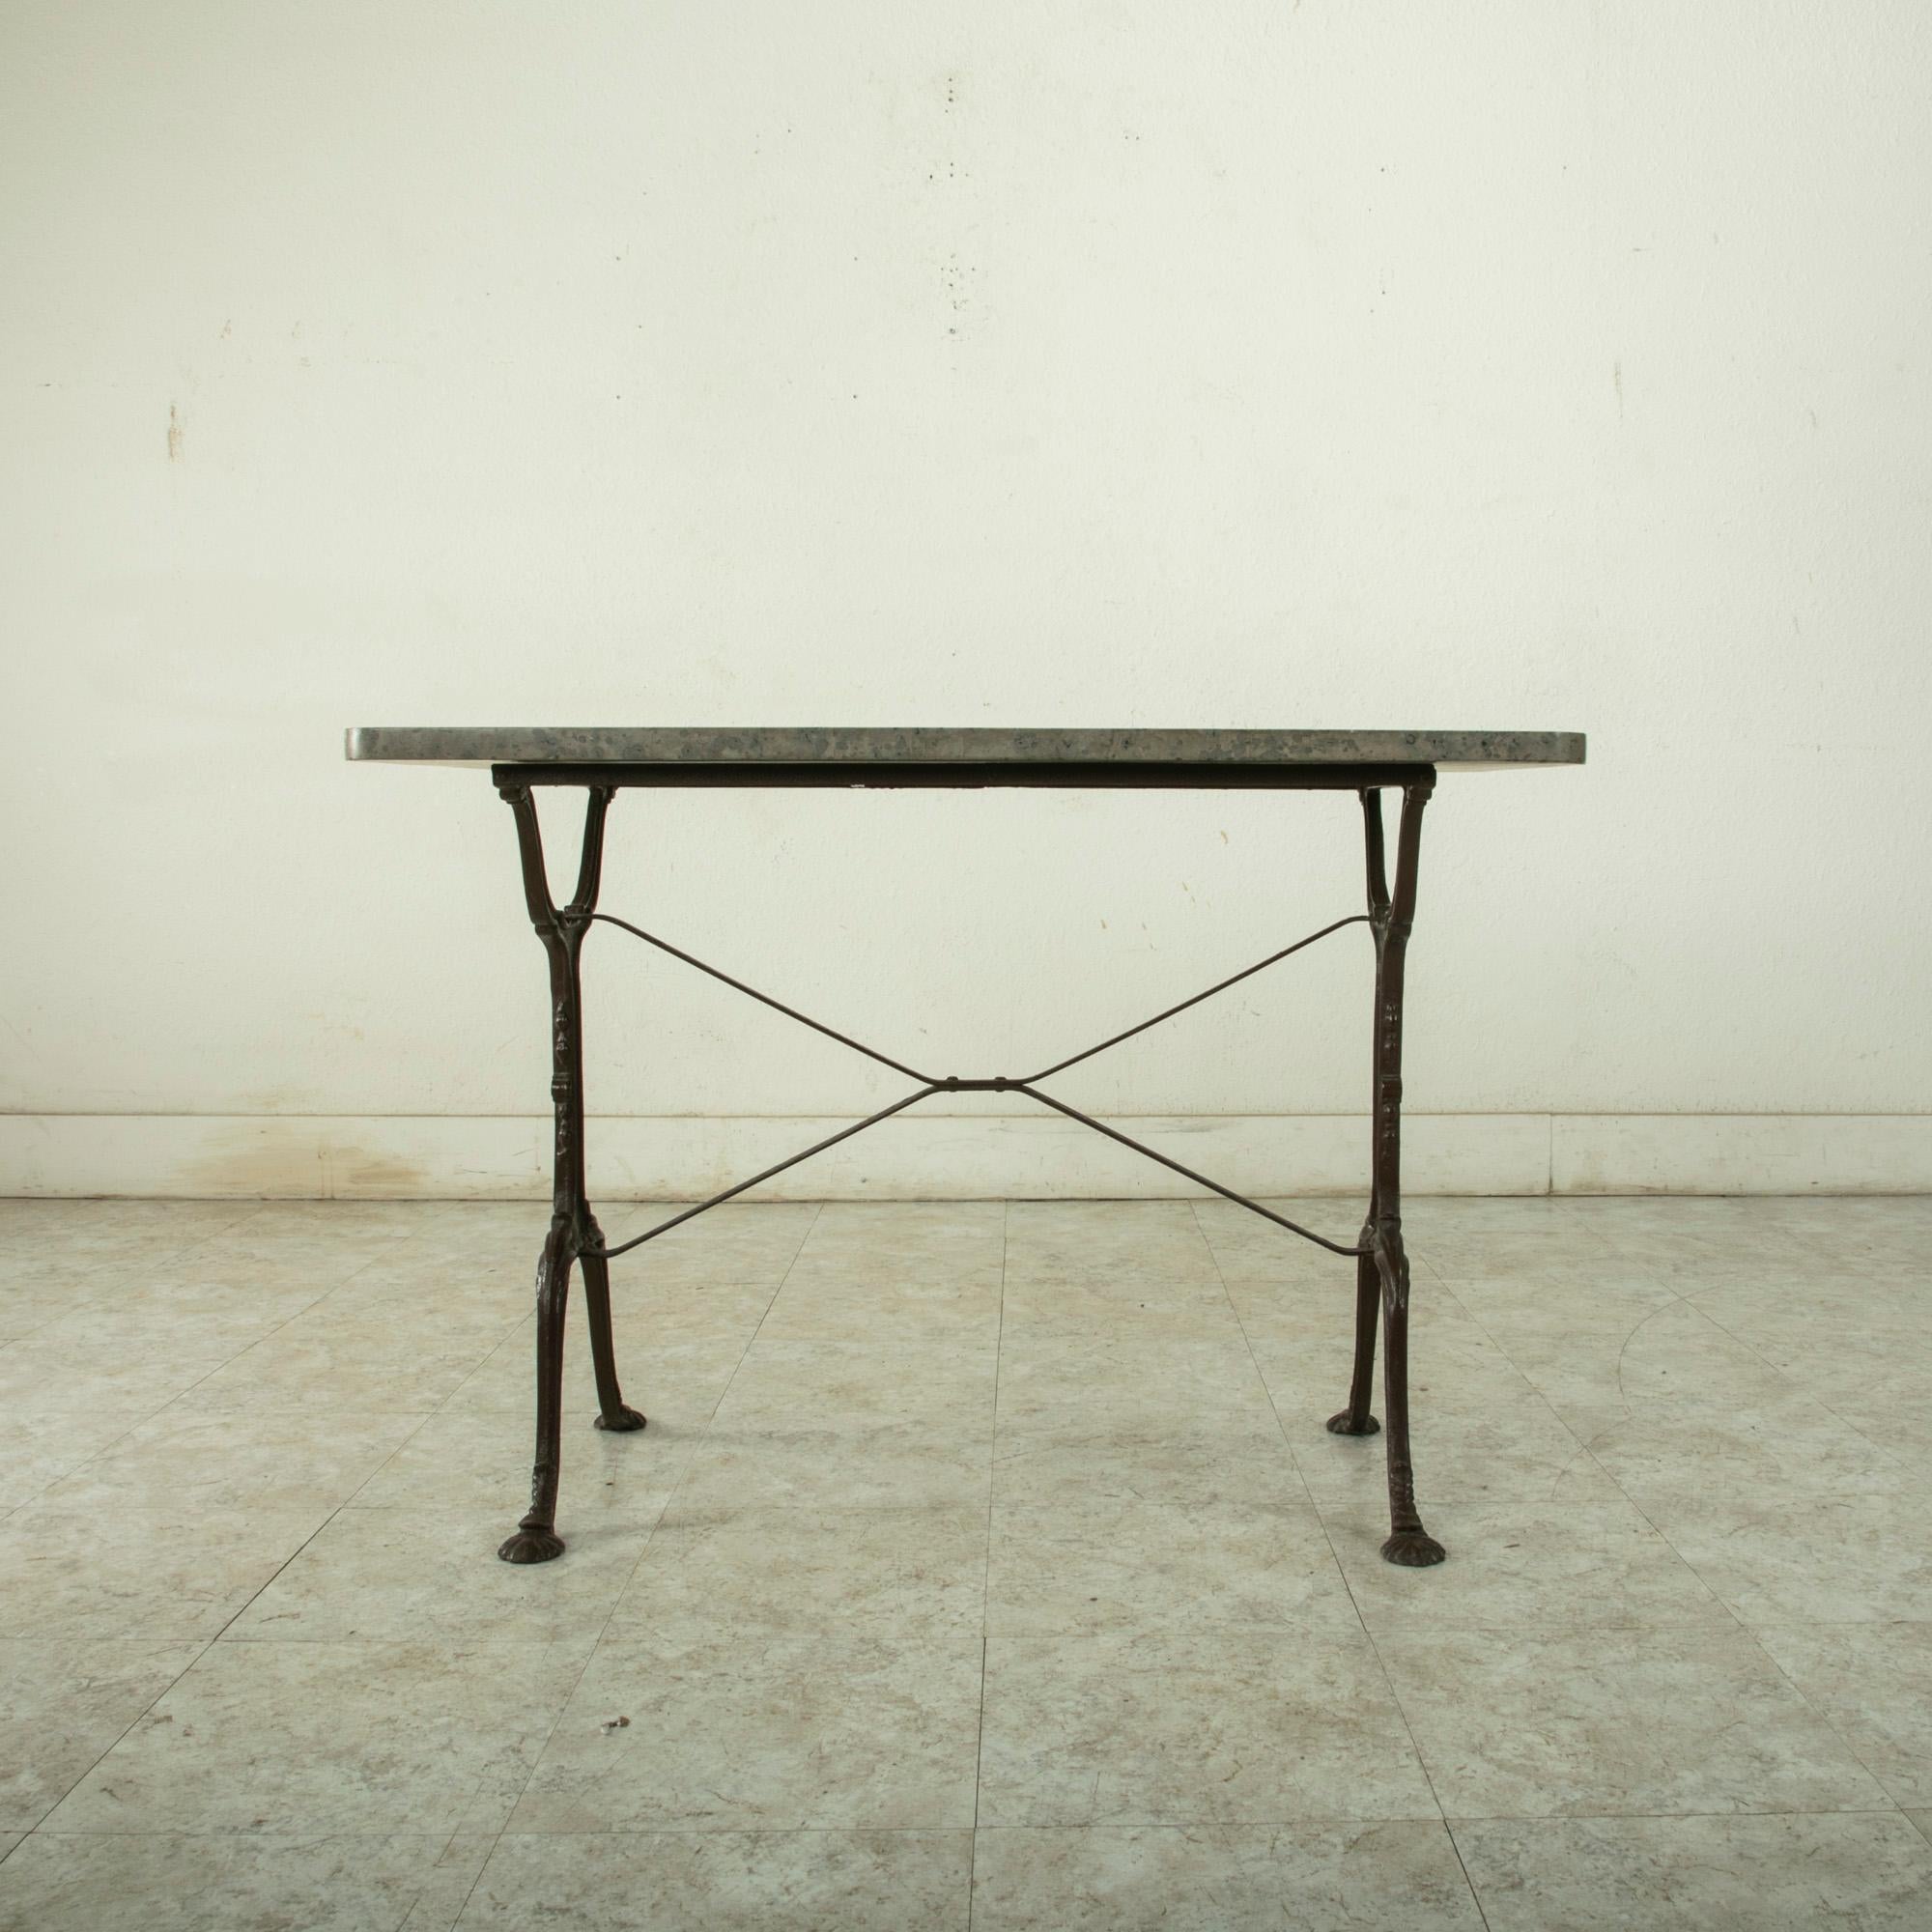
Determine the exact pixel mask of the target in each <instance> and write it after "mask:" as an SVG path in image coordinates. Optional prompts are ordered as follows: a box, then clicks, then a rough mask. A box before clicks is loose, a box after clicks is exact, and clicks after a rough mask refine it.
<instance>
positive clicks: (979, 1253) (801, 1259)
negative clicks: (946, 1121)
mask: <svg viewBox="0 0 1932 1932" xmlns="http://www.w3.org/2000/svg"><path fill="white" fill-rule="evenodd" d="M1006 1246H1007V1209H1006V1204H1005V1203H1004V1202H1000V1201H893V1202H884V1201H881V1202H870V1201H829V1202H827V1203H826V1205H825V1207H824V1208H823V1209H822V1210H821V1211H820V1213H819V1216H818V1218H817V1219H816V1220H815V1221H814V1222H813V1223H812V1224H811V1231H810V1234H808V1235H807V1236H806V1237H805V1240H804V1243H803V1244H802V1245H801V1246H800V1248H799V1250H798V1253H797V1255H796V1256H795V1257H794V1258H793V1260H792V1264H791V1267H790V1269H789V1271H788V1272H787V1274H786V1276H785V1291H786V1293H790V1292H791V1291H792V1290H794V1289H801V1288H806V1289H815V1290H820V1291H823V1290H829V1289H841V1288H844V1287H846V1286H848V1285H849V1284H851V1283H853V1282H857V1281H872V1282H877V1283H880V1284H903V1285H906V1286H907V1287H911V1286H913V1285H915V1284H916V1285H919V1286H921V1287H923V1288H925V1289H927V1290H932V1289H936V1288H938V1287H940V1286H941V1285H948V1286H952V1287H953V1288H974V1289H980V1290H987V1289H990V1290H992V1291H994V1292H995V1293H997V1291H998V1288H999V1284H1000V1276H1001V1273H1002V1271H1003V1270H1004V1267H1005V1264H1006Z"/></svg>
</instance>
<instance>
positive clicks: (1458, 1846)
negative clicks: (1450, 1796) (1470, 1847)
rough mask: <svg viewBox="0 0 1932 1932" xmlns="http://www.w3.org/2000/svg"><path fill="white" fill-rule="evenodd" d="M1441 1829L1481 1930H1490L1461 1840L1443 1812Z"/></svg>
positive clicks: (1488, 1917)
mask: <svg viewBox="0 0 1932 1932" xmlns="http://www.w3.org/2000/svg"><path fill="white" fill-rule="evenodd" d="M1442 1830H1443V1832H1444V1833H1445V1834H1446V1835H1447V1837H1448V1839H1449V1849H1450V1850H1451V1851H1452V1852H1454V1853H1455V1854H1456V1866H1457V1869H1458V1870H1459V1871H1461V1873H1462V1874H1463V1884H1464V1885H1466V1886H1467V1887H1468V1888H1469V1902H1470V1904H1472V1905H1473V1906H1474V1907H1475V1908H1476V1917H1477V1918H1480V1919H1481V1920H1482V1921H1483V1932H1490V1910H1489V1907H1488V1906H1486V1905H1485V1904H1484V1903H1483V1894H1482V1892H1481V1891H1480V1890H1478V1889H1477V1887H1476V1881H1475V1880H1474V1879H1473V1878H1471V1877H1470V1876H1469V1861H1468V1860H1467V1859H1465V1858H1464V1857H1463V1846H1462V1842H1461V1840H1459V1839H1458V1837H1457V1836H1456V1827H1455V1824H1454V1822H1453V1821H1452V1820H1451V1819H1450V1818H1449V1816H1448V1815H1447V1814H1446V1813H1445V1814H1444V1815H1443V1819H1442Z"/></svg>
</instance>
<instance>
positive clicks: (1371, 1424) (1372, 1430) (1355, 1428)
mask: <svg viewBox="0 0 1932 1932" xmlns="http://www.w3.org/2000/svg"><path fill="white" fill-rule="evenodd" d="M1380 1428H1381V1424H1380V1423H1379V1422H1378V1421H1377V1420H1376V1419H1375V1417H1374V1416H1373V1415H1365V1416H1363V1417H1362V1419H1361V1421H1359V1422H1357V1421H1356V1420H1355V1418H1354V1417H1353V1416H1352V1415H1351V1414H1350V1412H1349V1411H1348V1410H1347V1409H1346V1408H1345V1409H1344V1410H1343V1411H1342V1412H1341V1414H1340V1415H1331V1416H1330V1417H1329V1418H1328V1434H1329V1435H1375V1434H1376V1432H1377V1431H1378V1429H1380Z"/></svg>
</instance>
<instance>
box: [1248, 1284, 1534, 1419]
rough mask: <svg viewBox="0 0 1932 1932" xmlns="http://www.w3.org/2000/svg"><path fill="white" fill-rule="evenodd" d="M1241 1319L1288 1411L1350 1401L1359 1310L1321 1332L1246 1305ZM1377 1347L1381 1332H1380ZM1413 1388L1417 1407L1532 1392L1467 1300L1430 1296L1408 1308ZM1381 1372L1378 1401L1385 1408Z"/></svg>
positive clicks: (1524, 1397) (1520, 1398) (1508, 1400)
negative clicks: (1299, 1328)
mask: <svg viewBox="0 0 1932 1932" xmlns="http://www.w3.org/2000/svg"><path fill="white" fill-rule="evenodd" d="M1242 1321H1243V1324H1244V1326H1245V1329H1246V1333H1247V1340H1248V1343H1249V1346H1250V1348H1251V1349H1252V1350H1253V1353H1254V1358H1255V1361H1256V1363H1257V1364H1258V1365H1259V1367H1260V1369H1261V1372H1262V1375H1263V1377H1264V1379H1265V1381H1266V1383H1267V1388H1268V1393H1269V1394H1270V1395H1271V1396H1272V1397H1273V1399H1274V1404H1275V1406H1276V1407H1277V1408H1278V1409H1280V1410H1281V1412H1282V1414H1283V1416H1284V1417H1286V1416H1287V1415H1289V1414H1290V1413H1296V1414H1302V1415H1307V1414H1313V1415H1315V1416H1316V1418H1317V1420H1318V1421H1322V1420H1325V1419H1326V1417H1328V1416H1330V1415H1332V1414H1333V1413H1334V1412H1335V1411H1336V1410H1337V1409H1338V1408H1341V1407H1342V1406H1344V1405H1345V1404H1346V1403H1347V1401H1348V1395H1349V1384H1350V1378H1351V1376H1352V1374H1353V1369H1354V1357H1355V1343H1354V1317H1353V1314H1352V1312H1350V1314H1348V1315H1347V1316H1346V1317H1344V1316H1342V1315H1341V1312H1340V1311H1337V1316H1336V1319H1334V1320H1332V1321H1330V1322H1329V1323H1328V1324H1327V1325H1326V1327H1325V1328H1324V1329H1323V1331H1321V1332H1320V1333H1309V1332H1305V1331H1304V1332H1301V1333H1295V1332H1293V1331H1292V1330H1287V1329H1285V1328H1284V1326H1283V1325H1281V1324H1279V1323H1277V1322H1276V1321H1274V1320H1273V1319H1271V1318H1269V1317H1265V1316H1263V1317H1257V1316H1256V1315H1255V1314H1254V1313H1253V1312H1252V1311H1247V1310H1244V1311H1243V1313H1242ZM1377 1341H1378V1347H1379V1343H1380V1336H1379V1334H1378V1337H1377ZM1408 1392H1409V1407H1410V1412H1411V1415H1420V1414H1421V1413H1422V1412H1423V1411H1424V1410H1430V1411H1434V1410H1436V1409H1439V1408H1457V1409H1463V1410H1468V1409H1476V1408H1482V1409H1490V1410H1494V1409H1500V1408H1506V1407H1508V1406H1512V1405H1514V1404H1519V1403H1522V1402H1526V1401H1531V1400H1533V1398H1534V1396H1535V1393H1536V1391H1535V1389H1534V1388H1533V1387H1532V1386H1531V1384H1530V1382H1529V1381H1528V1380H1527V1379H1526V1378H1524V1376H1523V1374H1522V1372H1521V1371H1520V1369H1519V1368H1518V1367H1517V1366H1516V1365H1515V1363H1513V1362H1512V1361H1511V1360H1510V1359H1509V1357H1508V1356H1507V1355H1505V1354H1504V1353H1503V1351H1502V1350H1500V1349H1499V1348H1497V1346H1496V1345H1495V1343H1493V1342H1492V1341H1491V1340H1490V1338H1489V1337H1488V1336H1487V1335H1485V1334H1484V1333H1483V1331H1482V1328H1481V1327H1480V1326H1479V1325H1478V1323H1477V1322H1476V1321H1474V1320H1473V1319H1472V1318H1471V1317H1470V1316H1469V1315H1468V1314H1467V1313H1465V1312H1464V1311H1463V1309H1462V1308H1460V1307H1459V1306H1457V1305H1455V1304H1454V1303H1449V1302H1445V1301H1444V1300H1443V1299H1441V1298H1440V1297H1438V1296H1429V1297H1427V1298H1425V1299H1424V1300H1423V1301H1421V1302H1420V1303H1418V1304H1416V1305H1415V1306H1414V1307H1413V1308H1412V1309H1411V1312H1410V1319H1409V1329H1408ZM1380 1406H1381V1389H1380V1385H1379V1378H1378V1386H1377V1390H1376V1408H1377V1412H1378V1413H1379V1412H1380Z"/></svg>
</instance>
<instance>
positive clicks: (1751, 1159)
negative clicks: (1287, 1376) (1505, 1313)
mask: <svg viewBox="0 0 1932 1932" xmlns="http://www.w3.org/2000/svg"><path fill="white" fill-rule="evenodd" d="M846 1124H848V1122H846V1121H844V1120H842V1119H833V1118H823V1119H821V1118H816V1117H796V1116H793V1117H787V1118H775V1119H767V1118H763V1117H733V1118H722V1119H721V1118H683V1117H637V1116H629V1117H613V1118H608V1119H599V1120H594V1121H593V1122H591V1127H590V1147H591V1162H590V1166H591V1187H592V1193H593V1197H595V1198H601V1199H604V1200H697V1199H701V1198H703V1197H705V1196H707V1195H710V1194H713V1193H716V1192H718V1191H719V1190H721V1189H723V1188H725V1187H727V1186H729V1185H731V1184H732V1183H733V1182H734V1181H736V1180H739V1179H743V1178H745V1177H746V1176H748V1175H751V1174H755V1173H756V1172H757V1171H758V1170H759V1169H761V1168H763V1167H767V1166H770V1165H771V1164H772V1163H773V1162H774V1161H778V1160H781V1159H783V1158H784V1157H785V1156H786V1155H787V1154H790V1153H793V1152H795V1151H798V1150H799V1149H800V1148H803V1147H808V1146H810V1144H811V1143H812V1142H813V1141H816V1140H820V1139H823V1138H824V1137H825V1136H826V1135H827V1134H830V1133H834V1132H836V1131H837V1130H838V1128H839V1127H840V1126H843V1125H846ZM1117 1124H1119V1125H1120V1127H1121V1129H1122V1132H1126V1133H1131V1134H1133V1135H1134V1136H1135V1138H1137V1139H1139V1140H1143V1141H1146V1142H1147V1143H1148V1144H1149V1145H1150V1146H1152V1147H1156V1148H1158V1149H1160V1150H1161V1151H1163V1152H1164V1153H1167V1154H1169V1155H1170V1156H1172V1157H1173V1158H1174V1159H1176V1160H1179V1161H1181V1162H1183V1163H1184V1164H1185V1165H1187V1166H1189V1167H1192V1168H1194V1169H1196V1170H1197V1171H1199V1172H1200V1173H1203V1174H1208V1175H1211V1176H1213V1178H1214V1179H1216V1180H1219V1181H1222V1182H1224V1183H1225V1184H1226V1185H1228V1186H1230V1187H1234V1188H1236V1189H1238V1190H1240V1191H1241V1192H1243V1193H1248V1194H1322V1193H1338V1194H1360V1193H1362V1192H1363V1191H1364V1189H1365V1186H1366V1176H1367V1160H1368V1128H1367V1123H1366V1122H1365V1120H1364V1119H1363V1118H1362V1117H1361V1116H1359V1115H1332V1114H1320V1115H1308V1114H1284V1115H1252V1114H1245V1115H1239V1114H1237V1115H1176V1116H1143V1117H1137V1118H1134V1119H1129V1120H1123V1121H1122V1122H1118V1123H1117ZM1405 1128H1406V1131H1405V1148H1404V1182H1405V1185H1406V1188H1407V1190H1408V1191H1409V1192H1411V1193H1416V1194H1548V1193H1557V1194H1673V1193H1675V1194H1804V1193H1825V1194H1889V1193H1919V1192H1927V1191H1932V1116H1927V1115H1918V1114H1911V1115H1895V1114H1894V1115H1870V1114H1411V1115H1410V1116H1408V1118H1407V1120H1406V1122H1405ZM549 1158H550V1122H548V1120H547V1119H542V1118H538V1117H534V1116H484V1117H477V1116H461V1117H458V1116H448V1115H425V1116H406V1115H374V1116H327V1117H323V1116H313V1115H302V1116H291V1115H207V1114H172V1115H171V1114H8V1115H0V1194H9V1195H66V1196H85V1195H145V1196H159V1197H169V1196H178V1197H195V1198H210V1197H221V1198H243V1199H268V1200H283V1199H292V1200H335V1199H340V1200H365V1201H366V1200H448V1199H468V1200H479V1201H491V1200H496V1201H511V1200H540V1199H542V1198H544V1196H545V1195H547V1194H548V1192H549V1188H550V1179H549ZM757 1191H758V1195H759V1197H760V1198H763V1199H768V1200H770V1199H778V1200H785V1199H790V1200H799V1199H850V1198H854V1197H868V1198H872V1199H879V1200H895V1199H897V1200H905V1199H954V1200H976V1199H990V1198H998V1197H1001V1196H1009V1195H1010V1196H1035V1197H1046V1196H1065V1197H1073V1198H1078V1197H1093V1196H1101V1197H1106V1196H1142V1197H1158V1196H1163V1195H1165V1196H1173V1195H1186V1194H1192V1193H1197V1192H1199V1191H1200V1190H1198V1189H1195V1188H1194V1187H1192V1186H1191V1185H1190V1183H1188V1182H1187V1181H1184V1180H1182V1179H1179V1177H1178V1176H1176V1175H1175V1174H1173V1173H1171V1172H1170V1171H1169V1170H1168V1169H1165V1168H1162V1167H1158V1166H1155V1165H1154V1164H1153V1163H1151V1162H1150V1161H1146V1160H1143V1159H1141V1158H1140V1157H1139V1156H1138V1155H1136V1154H1133V1153H1131V1152H1129V1151H1127V1150H1125V1149H1123V1148H1120V1147H1117V1146H1115V1145H1114V1144H1113V1143H1112V1142H1110V1141H1107V1140H1104V1139H1102V1138H1101V1137H1100V1136H1099V1135H1097V1134H1094V1133H1093V1132H1091V1131H1090V1130H1089V1129H1087V1128H1085V1127H1083V1126H1080V1125H1079V1124H1078V1123H1077V1122H1072V1121H1066V1120H1063V1119H1060V1118H1058V1117H1057V1116H1052V1115H1039V1114H1035V1113H1028V1114H1024V1115H987V1114H980V1115H943V1114H925V1115H909V1116H906V1117H903V1118H900V1119H896V1120H893V1121H888V1122H884V1123H883V1124H882V1125H880V1126H878V1127H876V1128H874V1129H872V1130H871V1131H869V1132H867V1133H866V1134H864V1135H862V1136H859V1137H857V1138H855V1139H853V1140H851V1141H848V1142H845V1143H844V1144H842V1145H840V1146H839V1147H837V1148H834V1149H832V1150H831V1151H828V1152H826V1153H824V1154H821V1155H818V1156H816V1157H815V1158H813V1159H811V1160H810V1161H806V1162H804V1163H802V1164H801V1165H800V1166H798V1167H796V1168H793V1169H791V1170H789V1171H788V1172H786V1173H785V1174H783V1175H781V1176H780V1177H779V1178H778V1179H776V1180H773V1181H768V1182H766V1183H765V1184H764V1185H763V1186H761V1187H760V1188H759V1189H758V1190H757Z"/></svg>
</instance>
